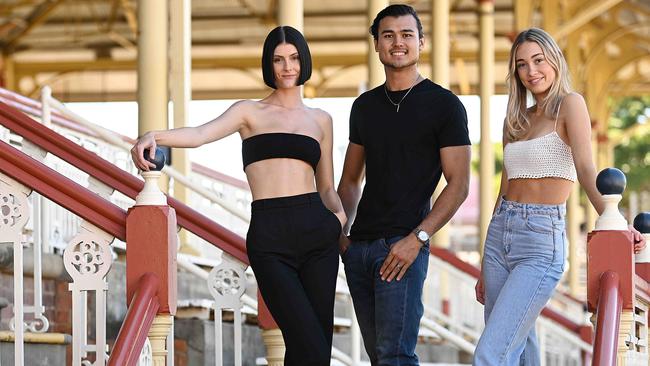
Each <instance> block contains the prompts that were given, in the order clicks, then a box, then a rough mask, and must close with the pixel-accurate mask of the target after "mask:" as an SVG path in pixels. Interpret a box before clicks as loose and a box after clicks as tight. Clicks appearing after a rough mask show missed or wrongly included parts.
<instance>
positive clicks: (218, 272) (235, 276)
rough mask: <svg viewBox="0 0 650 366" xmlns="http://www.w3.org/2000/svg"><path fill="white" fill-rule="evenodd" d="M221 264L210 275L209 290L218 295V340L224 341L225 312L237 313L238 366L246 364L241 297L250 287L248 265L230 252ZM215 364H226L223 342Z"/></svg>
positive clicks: (235, 343) (235, 333) (235, 342)
mask: <svg viewBox="0 0 650 366" xmlns="http://www.w3.org/2000/svg"><path fill="white" fill-rule="evenodd" d="M221 259H222V260H221V263H220V264H219V265H217V266H216V267H214V268H212V270H211V271H210V275H209V276H208V289H209V290H210V294H211V295H212V297H214V325H215V327H214V329H215V333H214V339H215V340H223V333H222V312H223V311H224V310H226V309H228V310H232V311H233V314H234V320H233V328H234V340H233V342H234V345H235V347H234V349H235V352H234V356H235V366H241V364H242V359H241V355H242V316H241V313H242V312H241V308H242V301H241V297H242V295H243V294H244V291H245V290H246V274H245V270H246V267H247V266H245V265H243V264H242V263H241V262H240V261H238V260H236V259H234V258H232V257H231V256H229V255H227V254H223V255H222V256H221ZM216 343H217V344H216V349H215V364H216V365H223V342H216Z"/></svg>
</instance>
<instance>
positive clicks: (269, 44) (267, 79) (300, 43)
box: [262, 25, 311, 89]
mask: <svg viewBox="0 0 650 366" xmlns="http://www.w3.org/2000/svg"><path fill="white" fill-rule="evenodd" d="M282 43H290V44H292V45H294V46H295V47H296V50H298V57H299V58H300V75H299V76H298V85H302V84H304V83H305V82H306V81H307V80H309V78H310V77H311V52H309V46H307V41H306V40H305V37H303V36H302V33H300V32H299V31H298V30H297V29H295V28H293V27H290V26H288V25H281V26H279V27H277V28H275V29H273V30H272V31H271V32H270V33H269V35H268V36H266V40H264V48H263V50H262V75H263V76H264V83H265V84H266V85H268V86H270V87H271V88H273V89H277V87H276V85H275V73H274V72H273V53H274V52H275V48H276V47H277V46H278V45H279V44H282Z"/></svg>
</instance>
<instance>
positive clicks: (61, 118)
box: [0, 88, 250, 191]
mask: <svg viewBox="0 0 650 366" xmlns="http://www.w3.org/2000/svg"><path fill="white" fill-rule="evenodd" d="M0 102H4V103H5V104H7V105H9V106H11V107H13V108H16V109H17V110H19V111H22V112H24V113H27V114H30V115H33V116H39V117H41V116H42V103H41V102H39V101H37V100H34V99H31V98H28V97H25V96H23V95H20V94H17V93H14V92H12V91H11V90H7V89H3V88H0ZM52 122H53V123H54V124H57V125H59V126H61V127H64V128H66V129H69V130H72V131H75V132H79V133H82V134H85V135H88V136H91V137H96V138H99V139H103V137H102V136H100V135H99V134H97V133H96V132H95V131H93V130H91V129H89V128H87V127H84V126H82V125H81V124H80V123H79V122H78V121H75V120H74V119H71V118H69V117H67V116H65V115H64V114H61V112H60V111H58V110H57V109H55V110H53V111H52ZM106 131H107V133H110V134H112V135H113V136H116V137H118V138H119V139H120V140H122V141H123V142H125V143H128V144H131V145H132V144H134V143H135V140H134V139H132V138H130V137H128V136H124V135H122V134H119V133H117V132H114V131H108V130H106ZM107 142H108V141H107ZM191 169H192V171H193V172H194V173H197V174H200V175H203V176H206V177H209V178H211V179H214V180H217V181H220V182H223V183H226V184H229V185H231V186H234V187H237V188H240V189H243V190H246V191H250V187H249V186H248V183H246V181H243V180H240V179H237V178H233V177H231V176H229V175H226V174H223V173H220V172H218V171H215V170H213V169H210V168H208V167H206V166H205V165H202V164H199V163H195V162H192V163H191Z"/></svg>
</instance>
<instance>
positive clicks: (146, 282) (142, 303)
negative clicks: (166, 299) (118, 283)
mask: <svg viewBox="0 0 650 366" xmlns="http://www.w3.org/2000/svg"><path fill="white" fill-rule="evenodd" d="M159 285H160V281H159V280H158V276H156V275H155V274H153V273H150V272H148V273H145V274H144V275H142V277H140V280H139V282H138V290H137V291H136V293H135V294H134V296H133V299H132V300H131V303H130V304H129V310H128V311H127V312H126V317H125V318H124V323H122V327H121V328H120V331H119V333H118V334H117V339H116V340H115V346H113V352H111V355H110V357H109V358H108V366H118V365H119V366H123V365H125V366H135V365H137V364H138V358H139V357H140V352H141V351H142V347H143V346H144V343H145V341H146V339H147V334H148V333H149V329H150V328H151V325H152V324H153V321H154V318H155V316H156V313H157V312H158V307H159V303H158V296H157V295H158V287H159Z"/></svg>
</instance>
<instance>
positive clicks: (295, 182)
mask: <svg viewBox="0 0 650 366" xmlns="http://www.w3.org/2000/svg"><path fill="white" fill-rule="evenodd" d="M244 171H245V172H246V177H247V178H248V184H249V185H250V187H251V193H252V194H253V200H259V199H265V198H275V197H286V196H295V195H299V194H303V193H309V192H315V191H316V183H315V180H314V169H313V168H312V167H311V166H310V165H309V164H307V163H306V162H304V161H301V160H297V159H289V158H278V159H266V160H261V161H258V162H255V163H252V164H250V165H248V166H247V167H246V169H245V170H244Z"/></svg>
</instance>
